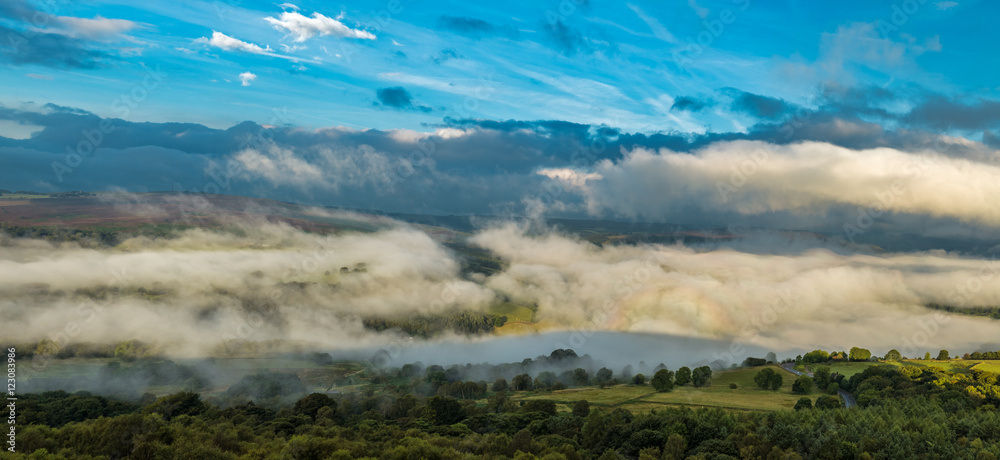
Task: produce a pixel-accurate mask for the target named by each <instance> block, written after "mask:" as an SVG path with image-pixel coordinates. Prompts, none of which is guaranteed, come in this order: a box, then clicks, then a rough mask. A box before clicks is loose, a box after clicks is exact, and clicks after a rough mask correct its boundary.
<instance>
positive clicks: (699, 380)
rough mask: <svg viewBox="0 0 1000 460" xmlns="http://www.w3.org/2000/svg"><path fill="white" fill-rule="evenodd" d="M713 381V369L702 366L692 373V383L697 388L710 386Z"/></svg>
mask: <svg viewBox="0 0 1000 460" xmlns="http://www.w3.org/2000/svg"><path fill="white" fill-rule="evenodd" d="M711 379H712V368H711V367H708V366H701V367H698V368H695V369H694V370H693V371H691V383H692V384H693V385H694V386H696V387H703V386H706V385H708V382H709V380H711Z"/></svg>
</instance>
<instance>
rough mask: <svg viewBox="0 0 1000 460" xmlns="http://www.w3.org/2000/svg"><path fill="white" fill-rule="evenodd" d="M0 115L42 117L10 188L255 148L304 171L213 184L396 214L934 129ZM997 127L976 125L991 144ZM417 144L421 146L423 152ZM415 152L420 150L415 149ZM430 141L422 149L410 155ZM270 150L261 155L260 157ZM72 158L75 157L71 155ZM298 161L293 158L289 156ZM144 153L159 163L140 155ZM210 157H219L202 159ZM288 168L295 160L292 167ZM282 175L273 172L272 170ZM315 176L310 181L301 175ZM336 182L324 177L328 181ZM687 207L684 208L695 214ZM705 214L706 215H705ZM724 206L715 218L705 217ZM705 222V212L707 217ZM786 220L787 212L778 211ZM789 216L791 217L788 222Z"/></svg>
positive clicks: (843, 124) (17, 159)
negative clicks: (771, 149)
mask: <svg viewBox="0 0 1000 460" xmlns="http://www.w3.org/2000/svg"><path fill="white" fill-rule="evenodd" d="M376 94H377V95H378V96H379V104H380V105H383V106H385V107H388V108H393V109H398V110H419V108H417V107H415V106H416V103H415V102H414V99H413V97H412V95H411V94H410V93H409V92H408V91H406V90H405V88H399V87H396V88H381V89H380V90H379V91H378V92H377V93H376ZM0 120H14V121H16V122H19V123H23V124H26V125H33V126H39V127H40V129H38V130H37V132H35V133H34V134H33V135H32V136H31V137H30V138H28V139H8V138H3V137H0V164H2V165H4V166H5V167H4V168H0V183H4V184H7V185H6V186H5V187H4V188H8V189H37V190H41V191H65V190H106V189H109V188H111V187H122V188H125V189H127V190H133V191H155V190H172V189H174V188H176V184H180V188H182V189H184V190H191V189H197V190H203V189H204V188H205V186H206V184H216V180H215V179H214V178H213V177H212V175H210V174H209V173H210V172H211V174H214V175H215V176H216V177H223V178H225V175H221V174H219V173H218V172H217V171H219V170H220V169H222V168H224V166H225V165H226V164H227V163H228V162H231V161H232V160H233V159H234V158H237V157H238V156H239V155H240V154H241V152H245V151H248V150H249V151H253V152H256V153H255V155H257V156H256V157H255V158H258V159H261V160H262V161H261V163H259V164H265V163H268V162H270V163H281V162H282V161H284V162H286V163H287V162H291V163H288V164H290V166H289V167H288V168H286V171H285V172H287V171H294V172H296V173H300V171H302V169H301V168H302V167H304V166H308V168H306V169H305V171H306V173H307V174H301V175H300V176H295V177H294V178H293V179H290V180H288V181H285V182H280V183H275V182H272V179H273V175H272V176H270V177H269V176H268V175H266V174H264V175H262V174H261V173H259V172H258V173H254V174H250V173H249V172H247V170H246V168H245V167H244V168H243V170H242V172H240V173H239V174H237V176H238V178H233V179H232V180H228V179H227V180H224V181H222V182H225V183H226V184H227V185H226V186H225V187H222V188H221V192H223V193H232V194H242V195H250V196H266V197H268V198H272V199H279V200H284V201H296V202H303V203H309V204H322V205H333V206H343V207H353V208H365V209H381V210H386V211H399V212H424V213H428V212H429V213H445V214H452V213H497V212H508V213H509V212H523V209H524V207H523V204H522V199H525V198H529V199H530V198H539V196H541V197H542V198H541V199H548V200H549V202H552V201H553V200H554V199H558V201H560V202H565V203H568V205H573V203H576V205H577V207H576V208H573V207H569V208H566V209H565V210H564V211H560V212H562V213H563V215H566V216H576V217H583V216H584V215H585V211H584V209H583V208H582V206H581V205H580V203H579V202H578V201H576V202H574V199H575V198H576V197H575V196H574V195H573V194H572V193H571V192H570V191H562V192H560V194H559V195H558V197H551V196H547V195H546V194H547V193H548V194H551V193H553V192H552V191H551V190H550V189H546V188H544V184H545V183H546V181H548V180H549V179H547V178H545V177H543V176H540V175H539V174H537V171H539V170H541V169H546V168H573V169H577V170H589V169H592V168H594V167H595V165H598V164H600V163H601V162H603V161H605V160H607V161H612V162H620V161H621V160H622V159H623V158H624V157H623V155H624V152H629V151H632V150H633V149H635V148H646V149H650V150H659V149H668V150H671V151H675V152H691V151H694V150H696V149H698V148H701V147H704V146H707V145H709V144H712V143H716V142H719V141H729V140H744V139H747V140H762V141H767V142H771V143H775V144H794V143H798V142H802V141H820V142H827V143H831V144H834V145H839V146H843V147H847V148H851V149H869V148H874V147H892V148H897V149H901V150H906V151H920V150H927V149H936V148H937V147H938V145H939V144H938V142H939V141H940V139H941V138H940V137H939V136H938V135H937V134H935V133H931V132H927V131H921V130H914V129H904V128H903V127H896V128H895V129H888V128H886V127H885V126H888V125H883V124H879V123H875V122H871V121H865V120H862V119H859V118H857V117H847V116H843V115H842V114H839V113H836V112H834V111H830V112H824V111H816V112H808V111H797V112H796V114H795V115H793V116H791V117H789V118H787V119H785V120H779V121H773V122H771V121H769V122H763V123H758V124H756V125H753V126H751V127H750V128H749V129H748V130H747V131H746V132H742V133H704V134H690V133H674V132H665V133H630V132H626V131H622V130H621V129H619V128H617V127H613V126H603V125H602V126H593V125H588V124H582V123H574V122H568V121H563V120H536V121H525V120H475V119H445V120H444V123H443V124H441V125H436V126H435V125H432V126H429V128H445V127H447V128H455V129H461V130H463V131H464V132H463V133H459V134H457V135H456V134H455V132H454V131H449V135H447V136H444V135H443V134H442V135H434V134H431V135H416V134H413V133H406V132H393V131H382V130H374V129H372V130H359V131H351V130H343V129H319V130H306V129H300V128H297V127H295V126H277V127H268V128H265V127H263V126H261V125H259V124H257V123H254V122H249V121H248V122H244V123H240V124H237V125H235V126H232V127H230V128H228V129H214V128H209V127H206V126H203V125H199V124H192V123H136V122H129V121H124V120H120V119H114V118H111V119H105V118H102V117H99V116H97V115H95V114H92V113H89V112H86V111H82V110H78V109H73V108H70V107H62V106H57V105H44V106H25V107H19V108H10V107H3V106H0ZM102 122H104V123H105V124H106V125H110V126H112V127H113V130H112V131H111V132H108V133H106V134H103V135H101V136H98V137H99V139H97V140H98V142H97V146H96V147H97V148H96V151H95V152H94V153H93V154H90V155H87V156H85V158H83V160H82V162H80V165H79V166H75V167H74V168H73V171H72V172H71V173H67V174H64V175H63V181H61V182H60V181H59V180H58V178H57V177H56V175H55V174H54V171H53V168H52V164H53V162H61V163H63V164H66V163H68V162H69V161H70V159H67V155H68V152H69V153H72V151H74V150H76V149H77V147H78V146H79V145H81V143H84V144H86V143H87V142H89V141H88V139H95V137H94V136H95V134H94V133H95V130H98V129H99V127H100V126H101V124H102ZM994 133H995V130H991V131H989V132H987V133H985V134H984V135H983V141H984V143H986V144H992V145H995V144H996V143H997V142H998V141H997V136H995V135H994ZM949 148H950V150H948V151H945V152H943V153H945V154H947V155H949V156H957V157H965V158H977V155H984V153H983V152H987V153H988V152H992V150H989V149H988V148H986V147H985V146H983V145H980V144H978V143H971V144H969V145H959V144H957V143H956V144H955V145H954V146H952V147H949ZM421 149H423V150H421ZM414 152H417V153H414ZM421 152H430V153H421ZM268 159H269V160H268ZM73 161H79V160H73ZM296 162H301V164H300V163H296ZM150 164H155V165H161V166H156V167H150V166H149V165H150ZM213 164H216V165H217V166H212V165H213ZM296 168H298V169H296ZM279 173H280V171H279ZM313 176H315V177H318V179H316V180H314V181H313V182H309V181H307V180H306V179H305V178H309V177H313ZM328 183H329V184H334V185H328ZM696 217H697V216H695V215H692V219H694V218H696ZM702 217H704V216H702ZM723 218H728V217H727V216H723V217H718V216H715V217H712V219H714V220H712V219H710V220H711V221H712V222H718V221H720V220H719V219H723ZM706 222H708V221H706ZM789 222H791V221H789ZM792 223H794V222H792Z"/></svg>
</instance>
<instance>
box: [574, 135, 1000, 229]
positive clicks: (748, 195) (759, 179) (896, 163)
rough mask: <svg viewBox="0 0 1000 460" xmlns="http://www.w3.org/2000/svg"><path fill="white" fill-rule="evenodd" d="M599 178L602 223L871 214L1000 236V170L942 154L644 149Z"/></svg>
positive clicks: (742, 146)
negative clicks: (689, 216) (692, 216)
mask: <svg viewBox="0 0 1000 460" xmlns="http://www.w3.org/2000/svg"><path fill="white" fill-rule="evenodd" d="M593 172H594V173H597V174H599V175H600V176H601V179H599V180H588V181H586V183H585V185H583V186H580V187H577V188H576V189H575V190H576V191H577V192H578V193H580V194H582V195H583V196H584V197H585V198H586V202H587V208H588V210H589V211H590V213H591V214H593V215H607V214H612V215H618V216H622V217H629V218H639V217H641V218H644V219H647V220H666V221H671V219H677V218H678V216H679V215H680V214H683V213H685V212H708V213H716V214H717V215H719V216H724V215H727V214H732V215H766V214H769V213H786V214H789V215H793V216H800V217H801V218H802V219H801V220H806V219H805V218H807V217H810V216H812V217H819V218H824V217H826V216H827V215H841V214H838V212H841V211H844V212H843V214H842V215H845V216H849V220H845V221H843V223H851V224H855V223H856V221H857V219H856V216H857V214H858V212H857V211H854V210H856V209H861V210H869V209H870V210H871V211H870V212H871V213H872V214H875V215H878V216H880V217H881V216H883V214H885V215H893V214H900V215H918V216H929V217H932V218H943V219H954V220H957V221H959V222H965V223H972V224H975V225H982V226H986V227H990V228H998V227H1000V203H998V202H995V201H991V200H984V199H983V197H985V196H994V195H995V194H1000V164H998V163H996V162H992V163H979V162H974V161H970V160H966V159H959V158H951V157H945V156H942V155H940V154H937V153H936V152H934V151H924V152H914V153H908V152H903V151H899V150H894V149H888V148H880V149H871V150H851V149H846V148H843V147H836V146H833V145H829V144H822V143H816V142H803V143H797V144H789V145H781V146H778V145H771V144H767V143H764V142H751V141H736V142H717V143H714V144H710V145H708V146H706V147H704V148H701V149H698V150H696V151H694V152H692V153H678V152H672V151H668V150H661V151H660V152H658V153H657V152H652V151H649V150H646V149H637V150H634V151H632V152H630V153H629V154H628V155H627V156H626V157H625V158H624V159H622V160H620V161H618V162H612V161H607V160H606V161H603V162H601V163H599V164H597V165H596V166H595V168H594V169H593ZM835 211H836V212H835ZM865 212H869V211H865ZM830 213H833V214H830ZM834 220H836V218H835V219H834Z"/></svg>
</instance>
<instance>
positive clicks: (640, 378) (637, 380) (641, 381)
mask: <svg viewBox="0 0 1000 460" xmlns="http://www.w3.org/2000/svg"><path fill="white" fill-rule="evenodd" d="M632 383H634V384H636V385H645V384H646V376H645V375H642V374H635V377H632Z"/></svg>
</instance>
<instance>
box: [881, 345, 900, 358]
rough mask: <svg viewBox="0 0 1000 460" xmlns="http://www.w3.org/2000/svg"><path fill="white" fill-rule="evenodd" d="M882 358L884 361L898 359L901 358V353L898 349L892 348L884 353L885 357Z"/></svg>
mask: <svg viewBox="0 0 1000 460" xmlns="http://www.w3.org/2000/svg"><path fill="white" fill-rule="evenodd" d="M883 359H885V360H886V361H899V360H901V359H903V355H901V354H899V350H897V349H895V348H893V349H892V350H889V352H888V353H886V354H885V358H883Z"/></svg>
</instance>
